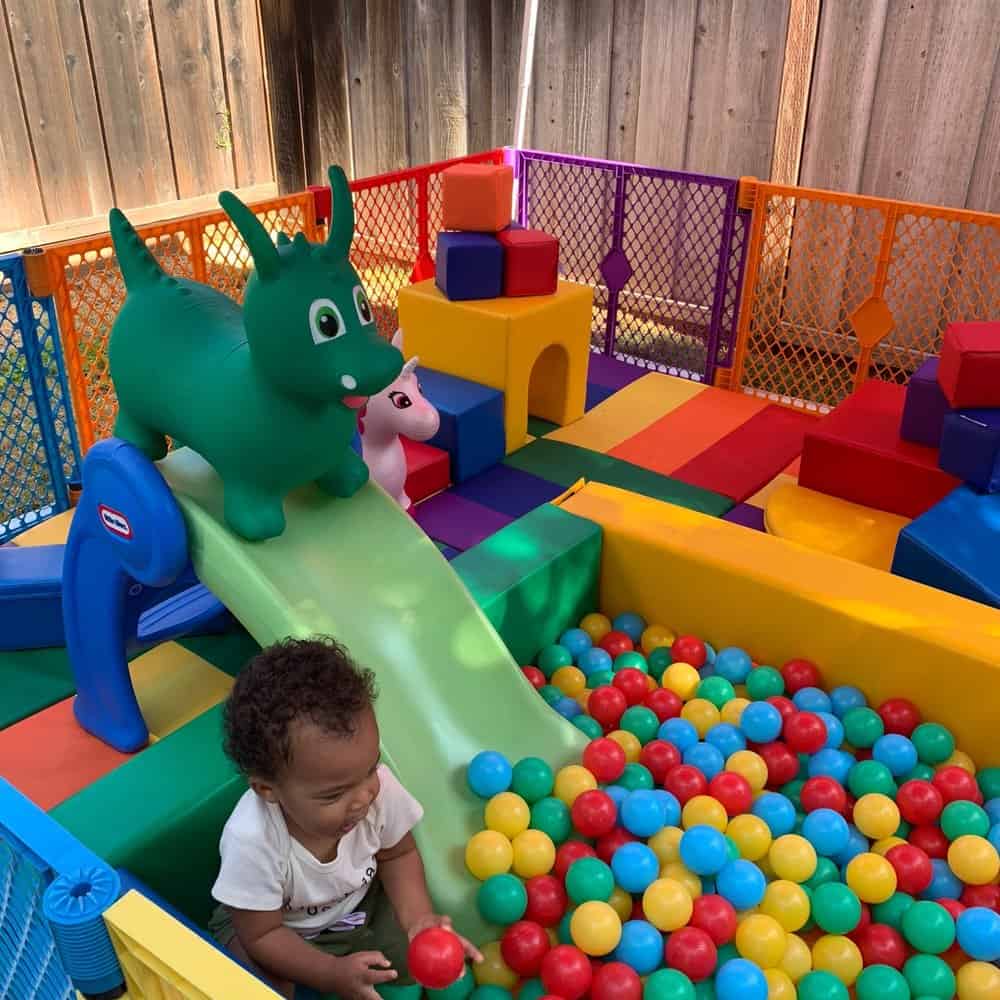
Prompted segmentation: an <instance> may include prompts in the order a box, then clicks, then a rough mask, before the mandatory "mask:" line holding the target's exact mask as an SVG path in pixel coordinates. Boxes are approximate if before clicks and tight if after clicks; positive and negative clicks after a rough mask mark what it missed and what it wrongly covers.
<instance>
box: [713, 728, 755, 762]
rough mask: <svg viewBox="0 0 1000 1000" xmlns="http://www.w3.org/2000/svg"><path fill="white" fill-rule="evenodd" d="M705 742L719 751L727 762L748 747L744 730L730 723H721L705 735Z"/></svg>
mask: <svg viewBox="0 0 1000 1000" xmlns="http://www.w3.org/2000/svg"><path fill="white" fill-rule="evenodd" d="M705 742H706V743H710V744H711V745H712V746H713V747H715V748H716V749H717V750H719V751H720V752H721V753H722V756H723V757H724V758H725V759H726V760H728V759H729V758H730V757H732V755H733V754H734V753H739V752H740V751H741V750H745V749H746V746H747V740H746V737H745V736H744V735H743V732H742V730H741V729H740V728H739V726H735V725H732V724H731V723H729V722H720V723H719V724H718V725H715V726H713V727H712V728H711V729H710V730H709V731H708V732H707V733H706V734H705Z"/></svg>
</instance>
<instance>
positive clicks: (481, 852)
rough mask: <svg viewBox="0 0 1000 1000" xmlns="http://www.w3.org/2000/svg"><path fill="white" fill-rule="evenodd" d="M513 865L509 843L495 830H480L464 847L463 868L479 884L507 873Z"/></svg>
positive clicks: (512, 854) (512, 853)
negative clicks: (477, 880)
mask: <svg viewBox="0 0 1000 1000" xmlns="http://www.w3.org/2000/svg"><path fill="white" fill-rule="evenodd" d="M513 863H514V848H513V846H512V845H511V842H510V841H509V840H508V839H507V838H506V837H505V836H504V835H503V834H502V833H498V832H497V831H496V830H481V831H480V832H479V833H477V834H476V835H475V836H473V837H470V838H469V842H468V843H467V844H466V845H465V866H466V868H468V869H469V871H470V872H472V874H473V875H474V876H475V877H476V878H477V879H479V881H480V882H485V881H486V880H487V879H488V878H489V877H490V876H491V875H503V874H504V873H505V872H509V871H510V866H511V865H512V864H513Z"/></svg>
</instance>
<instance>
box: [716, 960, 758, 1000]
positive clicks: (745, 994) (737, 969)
mask: <svg viewBox="0 0 1000 1000" xmlns="http://www.w3.org/2000/svg"><path fill="white" fill-rule="evenodd" d="M715 996H716V998H717V1000H767V979H765V978H764V972H763V970H762V969H761V968H760V966H759V965H756V964H755V963H753V962H750V961H747V959H745V958H733V959H730V960H729V961H728V962H726V964H725V965H723V966H722V967H721V968H720V969H719V971H718V972H717V973H716V974H715Z"/></svg>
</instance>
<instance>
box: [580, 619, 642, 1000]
mask: <svg viewBox="0 0 1000 1000" xmlns="http://www.w3.org/2000/svg"><path fill="white" fill-rule="evenodd" d="M598 645H599V646H600V647H601V649H603V650H604V652H605V653H607V654H608V656H610V657H611V659H612V660H613V659H615V657H617V656H621V655H622V653H630V652H632V650H633V649H635V646H634V645H633V643H632V640H631V639H630V638H629V637H628V636H627V635H626V634H625V633H624V632H619V631H617V630H616V629H612V630H611V631H610V632H608V634H607V635H606V636H605V637H604V638H603V639H602V640H601V641H600V642H599V643H598ZM567 1000H568V998H567Z"/></svg>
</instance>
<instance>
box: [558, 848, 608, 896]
mask: <svg viewBox="0 0 1000 1000" xmlns="http://www.w3.org/2000/svg"><path fill="white" fill-rule="evenodd" d="M614 889H615V876H614V874H613V873H612V871H611V868H610V866H609V865H606V864H605V863H604V862H603V861H601V859H600V858H579V859H578V860H577V861H574V862H573V864H571V865H570V866H569V871H567V872H566V895H568V896H569V898H570V899H571V900H572V901H573V902H574V903H576V905H577V906H579V905H580V904H581V903H589V902H599V903H606V902H607V901H608V900H609V899H610V898H611V893H612V892H614Z"/></svg>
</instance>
